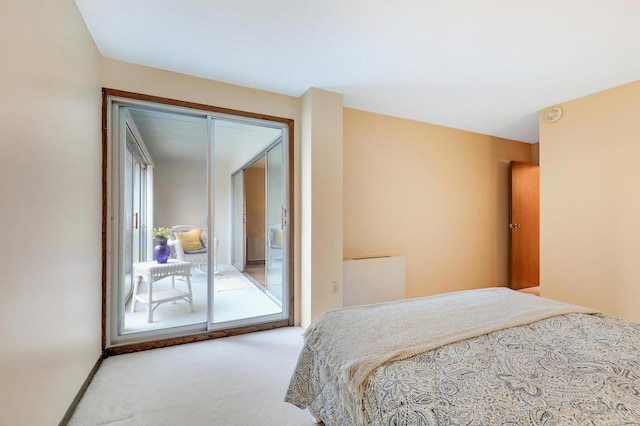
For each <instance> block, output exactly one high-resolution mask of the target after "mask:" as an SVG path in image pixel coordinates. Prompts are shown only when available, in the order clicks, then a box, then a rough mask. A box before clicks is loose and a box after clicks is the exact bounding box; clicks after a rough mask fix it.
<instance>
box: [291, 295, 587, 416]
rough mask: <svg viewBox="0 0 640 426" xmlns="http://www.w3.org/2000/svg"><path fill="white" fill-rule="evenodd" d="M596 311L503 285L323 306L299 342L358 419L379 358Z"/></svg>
mask: <svg viewBox="0 0 640 426" xmlns="http://www.w3.org/2000/svg"><path fill="white" fill-rule="evenodd" d="M595 312H596V311H593V310H591V309H587V308H584V307H580V306H575V305H570V304H566V303H562V302H558V301H554V300H550V299H545V298H541V297H537V296H533V295H528V294H523V293H519V292H515V291H513V290H510V289H507V288H502V287H501V288H487V289H480V290H469V291H462V292H455V293H447V294H443V295H438V296H432V297H426V298H417V299H407V300H403V301H399V302H391V303H383V304H377V305H367V306H359V307H354V308H346V309H340V310H335V311H330V312H326V313H324V314H323V315H321V316H320V317H318V318H317V319H316V321H315V322H314V323H313V324H312V325H311V326H310V327H309V329H308V330H307V332H306V333H305V340H306V341H305V345H306V348H307V349H308V350H309V351H311V352H312V353H313V357H314V362H316V363H317V365H319V370H320V374H321V375H322V376H324V377H322V379H323V381H325V383H328V384H329V386H332V387H333V393H335V395H337V396H338V397H339V398H340V399H341V400H342V404H343V405H344V406H345V407H350V408H349V409H350V410H352V418H353V419H355V420H356V421H357V422H358V423H363V422H364V420H363V418H362V400H363V394H364V389H363V386H364V383H365V381H366V379H367V377H368V376H369V375H370V374H371V372H372V371H373V370H374V369H376V368H377V367H379V366H380V365H382V364H384V363H387V362H391V361H397V360H401V359H405V358H408V357H411V356H414V355H417V354H419V353H422V352H426V351H429V350H432V349H435V348H438V347H441V346H444V345H447V344H451V343H455V342H459V341H461V340H464V339H468V338H472V337H476V336H480V335H483V334H487V333H490V332H493V331H496V330H500V329H504V328H508V327H514V326H518V325H524V324H529V323H532V322H535V321H539V320H542V319H544V318H549V317H552V316H556V315H562V314H566V313H595ZM297 405H300V404H297Z"/></svg>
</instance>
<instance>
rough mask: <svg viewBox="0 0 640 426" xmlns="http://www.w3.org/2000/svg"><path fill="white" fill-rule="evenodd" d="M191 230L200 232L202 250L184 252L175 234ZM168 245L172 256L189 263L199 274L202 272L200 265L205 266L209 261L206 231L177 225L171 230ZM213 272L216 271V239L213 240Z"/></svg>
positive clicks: (195, 227) (190, 226)
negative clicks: (170, 247) (171, 250)
mask: <svg viewBox="0 0 640 426" xmlns="http://www.w3.org/2000/svg"><path fill="white" fill-rule="evenodd" d="M193 230H202V234H201V238H200V243H201V244H202V248H200V249H197V250H185V249H184V248H183V245H182V242H181V241H180V239H178V237H177V236H176V233H179V232H189V231H193ZM169 240H170V241H169V244H170V245H171V246H172V248H173V255H174V256H175V258H176V259H178V260H183V261H185V262H190V263H191V264H193V265H194V267H195V269H197V270H198V271H200V272H204V271H203V270H202V268H201V266H202V265H207V264H208V261H209V249H208V247H207V232H206V230H204V229H202V228H200V227H197V226H192V225H177V226H174V227H173V228H171V235H170V237H169ZM212 254H213V256H212V257H213V272H214V273H215V272H217V271H218V262H217V257H218V239H217V238H216V237H214V238H213V253H212Z"/></svg>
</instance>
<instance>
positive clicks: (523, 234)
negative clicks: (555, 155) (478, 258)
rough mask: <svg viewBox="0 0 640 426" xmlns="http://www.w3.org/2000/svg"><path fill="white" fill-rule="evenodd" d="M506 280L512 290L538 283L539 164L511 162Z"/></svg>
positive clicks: (533, 285)
mask: <svg viewBox="0 0 640 426" xmlns="http://www.w3.org/2000/svg"><path fill="white" fill-rule="evenodd" d="M510 204H511V214H510V223H509V228H510V231H509V233H510V238H509V241H510V244H509V248H510V250H509V257H510V259H509V281H510V287H511V288H512V289H514V290H519V289H522V288H528V287H535V286H537V285H540V166H539V165H537V164H527V163H520V162H516V161H512V162H511V203H510Z"/></svg>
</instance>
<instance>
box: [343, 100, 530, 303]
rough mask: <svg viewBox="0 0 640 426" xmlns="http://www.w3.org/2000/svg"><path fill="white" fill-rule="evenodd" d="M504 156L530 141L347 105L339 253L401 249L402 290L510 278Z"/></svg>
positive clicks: (412, 292) (523, 157)
mask: <svg viewBox="0 0 640 426" xmlns="http://www.w3.org/2000/svg"><path fill="white" fill-rule="evenodd" d="M510 160H515V161H525V162H529V161H530V160H531V149H530V145H529V144H526V143H520V142H514V141H509V140H504V139H499V138H495V137H490V136H484V135H480V134H476V133H470V132H464V131H460V130H455V129H450V128H445V127H440V126H435V125H430V124H425V123H420V122H416V121H410V120H404V119H399V118H394V117H389V116H384V115H379V114H373V113H368V112H364V111H358V110H354V109H348V108H345V109H344V256H345V257H357V256H366V255H385V254H392V255H403V256H405V257H406V268H407V269H406V279H407V281H406V290H407V297H416V296H424V295H431V294H437V293H443V292H447V291H455V290H464V289H472V288H482V287H490V286H505V285H507V283H508V276H507V271H508V257H507V256H508V228H507V224H508V185H509V181H508V177H509V161H510Z"/></svg>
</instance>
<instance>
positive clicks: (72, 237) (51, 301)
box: [0, 0, 102, 425]
mask: <svg viewBox="0 0 640 426" xmlns="http://www.w3.org/2000/svg"><path fill="white" fill-rule="evenodd" d="M0 27H1V28H2V34H3V36H2V37H0V52H2V72H1V73H2V77H0V90H1V92H2V100H1V101H0V117H1V120H2V126H0V200H1V201H0V223H2V226H3V232H2V240H3V244H1V245H0V262H1V265H2V267H1V269H2V280H0V295H1V297H0V424H2V425H55V424H58V422H60V420H61V419H62V417H63V415H64V413H65V411H66V410H67V408H68V407H69V405H70V404H71V402H72V400H73V398H74V397H75V396H76V394H77V392H78V390H79V389H80V387H81V385H82V383H83V382H84V380H85V379H86V378H87V375H88V374H89V372H90V371H91V368H92V367H93V366H94V365H95V363H96V361H97V360H98V358H99V356H100V350H101V331H100V330H101V303H102V302H101V294H102V293H101V273H102V266H101V226H102V211H101V202H102V187H101V174H102V172H101V159H102V152H101V147H102V141H101V134H100V123H101V97H100V83H99V72H100V68H99V55H98V51H97V49H96V48H95V46H94V44H93V41H92V39H91V37H90V36H89V33H88V32H87V29H86V27H85V25H84V23H83V21H82V19H81V16H80V13H79V12H78V9H77V7H76V5H75V2H74V1H72V0H52V1H40V2H29V1H25V2H20V1H9V2H3V4H2V13H0Z"/></svg>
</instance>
